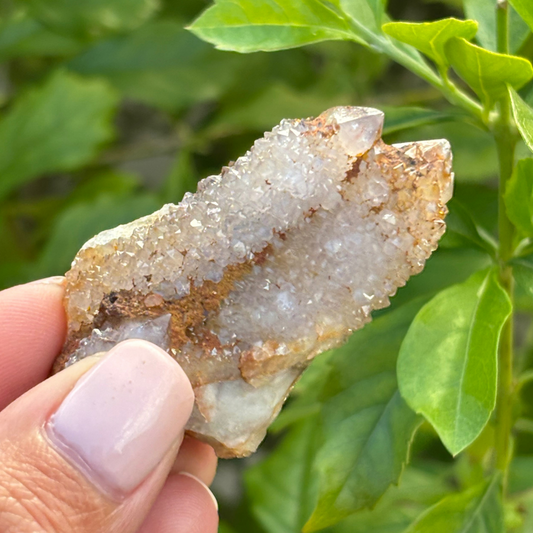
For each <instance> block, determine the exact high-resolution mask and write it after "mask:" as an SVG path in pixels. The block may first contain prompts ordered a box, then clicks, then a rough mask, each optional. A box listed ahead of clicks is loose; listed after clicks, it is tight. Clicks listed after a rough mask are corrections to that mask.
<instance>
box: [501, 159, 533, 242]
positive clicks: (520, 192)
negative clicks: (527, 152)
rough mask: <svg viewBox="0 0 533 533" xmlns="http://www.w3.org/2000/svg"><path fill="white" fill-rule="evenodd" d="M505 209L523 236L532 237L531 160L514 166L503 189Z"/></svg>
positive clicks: (532, 196)
mask: <svg viewBox="0 0 533 533" xmlns="http://www.w3.org/2000/svg"><path fill="white" fill-rule="evenodd" d="M504 199H505V208H506V211H507V216H508V217H509V220H510V221H511V222H512V223H513V224H514V225H515V226H516V227H517V229H518V230H519V231H521V232H522V233H523V234H524V235H525V236H527V237H531V236H533V159H532V158H527V159H521V160H520V161H518V163H517V164H516V166H515V168H514V170H513V174H512V176H511V179H510V180H509V181H508V183H507V186H506V188H505V195H504Z"/></svg>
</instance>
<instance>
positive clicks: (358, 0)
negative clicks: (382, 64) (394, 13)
mask: <svg viewBox="0 0 533 533" xmlns="http://www.w3.org/2000/svg"><path fill="white" fill-rule="evenodd" d="M333 3H334V4H335V5H337V6H338V7H339V9H341V10H342V11H343V12H344V13H346V15H348V16H349V17H350V18H351V19H352V21H353V23H354V26H355V28H354V30H355V32H356V33H357V35H358V36H359V37H360V38H361V39H362V40H363V41H367V40H368V37H369V34H375V35H377V34H381V26H382V24H383V22H385V20H384V19H385V6H384V2H383V0H333Z"/></svg>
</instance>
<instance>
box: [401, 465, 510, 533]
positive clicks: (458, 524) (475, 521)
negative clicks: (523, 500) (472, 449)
mask: <svg viewBox="0 0 533 533" xmlns="http://www.w3.org/2000/svg"><path fill="white" fill-rule="evenodd" d="M504 530H505V528H504V515H503V504H502V498H501V486H500V477H499V476H498V475H495V476H493V477H492V478H491V479H490V480H489V481H487V482H484V483H481V484H480V485H477V486H476V487H473V488H471V489H469V490H467V491H465V492H462V493H459V494H452V495H450V496H446V497H445V498H444V499H443V500H441V501H440V502H439V503H437V504H436V505H434V506H433V507H431V508H429V509H428V510H427V511H426V512H425V513H423V514H422V515H421V516H420V517H419V518H418V519H417V520H416V521H415V522H414V523H413V524H411V526H410V527H409V528H408V529H407V531H406V532H405V533H504Z"/></svg>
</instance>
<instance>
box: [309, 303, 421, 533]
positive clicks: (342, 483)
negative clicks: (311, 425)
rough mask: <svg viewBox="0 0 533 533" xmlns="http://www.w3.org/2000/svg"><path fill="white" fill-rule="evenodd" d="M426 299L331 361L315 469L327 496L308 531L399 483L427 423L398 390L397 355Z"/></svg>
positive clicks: (372, 328)
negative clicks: (422, 422)
mask: <svg viewBox="0 0 533 533" xmlns="http://www.w3.org/2000/svg"><path fill="white" fill-rule="evenodd" d="M420 305H421V302H420V301H415V302H412V303H409V304H407V305H405V306H402V307H400V308H399V309H397V310H396V311H393V312H390V313H388V314H386V315H384V316H382V317H380V318H377V319H376V320H375V321H374V322H372V323H371V324H369V325H368V326H366V327H365V328H364V329H363V330H361V331H357V332H356V333H355V334H354V335H353V336H352V337H351V339H350V341H349V342H348V343H347V344H346V345H344V346H343V347H342V348H340V349H338V350H336V351H335V352H334V355H333V356H332V358H331V359H330V360H329V366H331V367H332V370H331V372H330V375H329V378H328V382H327V385H326V388H325V391H324V393H323V402H324V403H323V406H322V424H323V435H324V443H323V444H322V446H321V448H320V450H319V452H318V455H317V458H316V461H315V463H314V467H315V469H316V471H317V472H318V484H319V487H318V490H319V498H318V504H317V507H316V509H315V510H314V512H313V514H312V516H311V518H310V519H309V521H308V522H307V524H306V526H305V528H304V531H316V530H318V529H321V528H323V527H326V526H328V525H332V524H335V523H337V522H338V521H339V520H341V519H343V518H345V517H347V516H349V515H350V514H352V513H354V512H355V511H358V510H361V509H364V508H365V507H372V506H373V505H375V504H376V502H377V501H378V500H379V498H380V497H381V496H382V495H383V493H384V492H385V491H386V490H387V488H388V487H389V486H390V485H391V484H395V483H398V479H399V477H400V474H401V472H402V470H403V467H404V464H405V462H406V461H407V456H408V453H409V446H410V443H411V440H412V438H413V435H414V433H415V431H416V428H417V427H418V425H419V423H420V418H419V417H417V416H416V415H415V414H414V413H413V412H412V411H411V410H410V409H409V407H408V406H407V405H406V403H405V402H404V400H403V399H402V398H401V397H400V395H399V393H398V387H397V383H396V372H395V366H396V358H397V355H398V350H399V347H400V344H401V341H402V339H403V337H404V335H405V333H406V331H407V329H408V327H409V324H410V322H411V320H412V318H413V317H414V315H415V313H416V312H417V310H418V309H419V308H420Z"/></svg>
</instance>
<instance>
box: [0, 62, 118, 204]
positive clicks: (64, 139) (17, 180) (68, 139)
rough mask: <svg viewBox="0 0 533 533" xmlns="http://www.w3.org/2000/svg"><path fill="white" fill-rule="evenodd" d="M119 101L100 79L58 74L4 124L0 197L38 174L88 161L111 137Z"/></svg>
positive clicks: (21, 103) (22, 99)
mask: <svg viewBox="0 0 533 533" xmlns="http://www.w3.org/2000/svg"><path fill="white" fill-rule="evenodd" d="M116 103H117V98H116V95H115V93H114V92H113V91H112V90H111V89H110V88H109V87H108V86H107V85H106V84H105V83H104V82H102V81H97V80H87V79H81V78H79V77H78V76H75V75H73V74H67V73H65V72H58V73H55V74H54V75H53V76H52V77H51V78H50V79H49V80H48V81H47V82H46V83H45V84H44V85H43V86H41V87H39V88H34V89H32V90H31V91H29V92H28V93H26V94H24V95H23V96H21V97H20V98H19V99H18V100H17V101H16V103H15V105H14V106H13V107H12V108H11V109H10V111H8V112H7V113H6V115H5V116H4V117H3V118H2V119H1V120H0V146H1V147H2V149H1V150H0V198H3V197H5V196H6V195H7V194H8V193H9V192H11V191H12V190H13V189H14V188H15V187H17V186H19V185H21V184H22V183H25V182H27V181H29V180H31V179H33V178H35V177H38V176H39V175H40V174H44V173H47V172H57V171H66V170H72V169H75V168H77V167H79V166H81V165H84V164H86V163H87V162H89V161H90V160H91V159H92V158H93V157H94V156H95V155H96V153H97V152H98V148H99V147H100V145H101V144H102V143H104V142H106V141H108V140H109V139H110V138H111V136H112V132H113V130H112V127H111V123H110V121H111V117H112V112H113V111H114V108H115V105H116Z"/></svg>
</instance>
